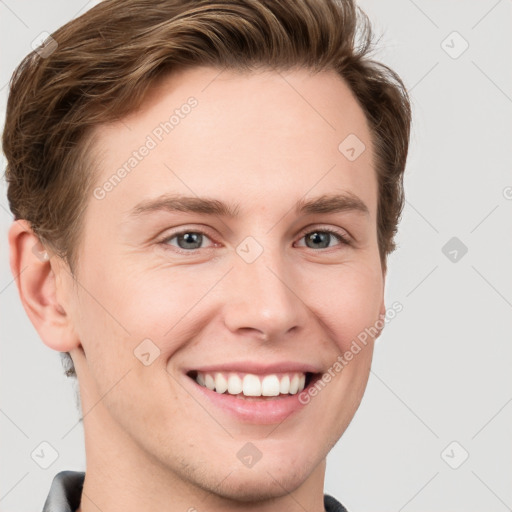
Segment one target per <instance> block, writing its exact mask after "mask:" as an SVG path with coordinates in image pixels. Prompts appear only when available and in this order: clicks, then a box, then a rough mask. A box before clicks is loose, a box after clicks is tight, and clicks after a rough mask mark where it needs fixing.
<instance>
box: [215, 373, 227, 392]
mask: <svg viewBox="0 0 512 512" xmlns="http://www.w3.org/2000/svg"><path fill="white" fill-rule="evenodd" d="M227 389H228V381H227V380H226V377H224V375H222V373H216V374H215V391H217V393H224V391H226V390H227Z"/></svg>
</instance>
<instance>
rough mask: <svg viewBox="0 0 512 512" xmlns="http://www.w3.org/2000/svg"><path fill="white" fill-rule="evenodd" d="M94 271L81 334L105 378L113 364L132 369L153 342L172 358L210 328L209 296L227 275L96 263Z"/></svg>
mask: <svg viewBox="0 0 512 512" xmlns="http://www.w3.org/2000/svg"><path fill="white" fill-rule="evenodd" d="M90 267H91V268H95V269H96V271H95V272H94V274H91V275H89V276H87V279H83V278H82V279H81V280H80V282H81V284H82V286H81V289H80V299H79V301H78V307H77V310H78V311H77V313H78V315H79V319H80V320H79V324H80V325H79V328H78V329H77V330H79V334H80V338H81V340H82V344H83V345H84V349H85V352H86V355H87V356H88V359H89V362H90V363H94V365H95V366H94V367H95V368H96V364H97V365H98V366H97V367H98V368H101V370H99V375H100V376H101V372H102V371H104V370H105V369H106V367H107V365H110V364H115V365H118V366H119V365H120V364H121V363H122V365H123V366H126V365H127V364H132V363H133V361H134V357H135V355H134V350H136V349H137V347H138V346H139V345H140V344H141V343H142V342H143V341H144V340H147V339H149V340H151V341H152V342H153V343H154V344H155V345H156V346H157V347H158V349H159V350H160V355H162V356H165V357H166V358H168V357H169V356H170V355H172V353H174V352H175V351H176V350H177V349H179V348H180V346H181V345H180V344H181V340H183V339H187V338H190V336H192V335H193V334H194V332H198V331H200V329H201V328H202V327H204V324H205V323H206V320H205V318H206V312H205V311H204V307H205V305H206V304H207V303H208V300H207V299H206V296H207V295H208V294H209V293H210V292H211V291H212V290H213V288H214V287H215V285H216V283H218V281H219V279H220V278H221V277H222V275H223V270H222V269H216V270H215V271H212V270H211V269H210V270H209V271H208V269H206V268H205V269H204V271H201V270H198V269H197V268H196V269H195V268H193V267H189V268H186V267H185V266H181V267H175V268H172V267H170V266H169V267H165V266H159V267H158V268H154V269H147V268H144V269H142V268H137V269H135V268H131V267H130V265H126V266H123V264H122V263H118V264H116V265H112V266H111V267H109V266H108V265H107V264H105V262H100V261H95V262H92V263H90ZM191 319H193V322H191ZM145 343H147V342H145Z"/></svg>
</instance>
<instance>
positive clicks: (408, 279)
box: [0, 0, 512, 512]
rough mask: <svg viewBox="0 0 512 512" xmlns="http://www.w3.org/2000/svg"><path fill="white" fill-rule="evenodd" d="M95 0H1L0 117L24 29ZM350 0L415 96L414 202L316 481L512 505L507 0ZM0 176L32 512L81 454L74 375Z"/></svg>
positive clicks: (10, 464) (12, 359)
mask: <svg viewBox="0 0 512 512" xmlns="http://www.w3.org/2000/svg"><path fill="white" fill-rule="evenodd" d="M95 3H97V2H89V3H85V2H84V1H83V0H72V1H71V0H66V1H65V0H59V1H57V0H53V1H44V2H42V1H36V0H30V1H15V0H0V20H1V22H0V23H1V25H0V48H1V51H2V54H1V71H0V107H1V108H0V110H1V111H2V124H3V116H4V113H5V103H6V97H7V82H8V80H9V77H10V75H11V73H12V71H13V70H14V67H15V66H16V64H17V63H18V62H19V61H20V60H21V58H22V57H23V56H24V55H25V54H27V53H28V52H29V51H30V44H31V41H32V40H34V38H36V36H38V34H40V33H41V32H43V31H47V32H52V31H53V30H55V29H56V28H58V27H59V26H60V25H62V24H63V23H65V22H67V21H68V20H70V19H71V18H73V17H75V16H77V15H79V14H81V13H82V12H84V11H85V10H87V9H89V8H90V7H92V6H93V5H94V4H95ZM360 5H361V6H362V7H363V8H364V9H365V10H366V12H367V13H368V14H369V16H370V18H371V20H372V21H373V24H374V27H375V29H376V32H377V33H378V34H382V39H381V43H380V48H381V51H380V52H379V53H378V58H379V59H380V60H382V61H383V62H385V63H386V64H388V65H390V66H391V67H392V68H394V69H395V70H396V71H397V72H398V73H399V74H400V75H401V76H402V77H403V79H404V81H405V83H406V85H407V86H408V88H409V91H410V93H411V97H412V102H413V108H414V124H413V131H412V140H411V150H410V155H409V160H408V165H407V171H406V176H405V182H406V198H407V204H406V208H405V210H404V214H403V219H402V222H401V224H400V233H399V236H398V238H397V242H398V245H399V248H398V250H397V251H396V252H395V253H394V254H393V255H392V256H391V258H390V260H389V275H388V280H387V284H386V300H387V305H388V307H390V306H391V304H392V303H393V302H395V301H399V302H400V303H402V304H403V311H402V312H401V313H399V314H398V315H397V316H396V318H395V319H394V320H392V321H391V322H390V323H389V324H388V325H387V326H386V328H385V330H384V333H383V335H382V336H381V338H380V340H379V341H378V343H377V346H376V351H375V358H374V365H373V370H372V373H371V375H370V380H369V384H368V388H367V392H366V395H365V398H364V399H363V402H362V404H361V407H360V409H359V411H358V413H357V414H356V417H355V419H354V421H353V422H352V424H351V425H350V427H349V428H348V430H347V432H346V433H345V435H344V436H343V437H342V439H341V441H340V442H339V443H338V444H337V446H336V447H335V448H334V450H333V451H332V452H331V454H330V456H329V459H328V470H327V478H326V485H325V490H326V492H328V493H331V494H333V495H334V496H336V497H337V498H338V499H340V501H342V502H343V503H344V504H345V506H347V507H348V509H349V510H350V511H351V512H362V511H376V510H382V511H396V512H399V511H402V510H403V511H406V512H412V511H415V510H417V511H419V510H431V511H443V512H445V511H462V510H463V511H465V512H468V511H473V510H474V511H476V510H486V511H488V512H490V511H496V512H501V511H505V510H511V507H512V488H511V485H510V484H511V477H512V436H511V435H510V434H511V428H510V427H511V426H512V404H511V402H512V386H511V380H512V378H511V375H512V372H511V367H512V357H511V356H512V348H511V343H510V332H511V310H512V286H511V284H512V279H511V276H512V264H511V262H512V243H511V236H510V234H511V233H512V229H511V228H512V215H511V213H512V200H511V199H510V198H511V197H512V188H510V187H512V173H511V170H512V166H511V150H510V147H511V142H512V127H511V111H512V69H511V66H510V63H511V62H512V58H511V57H512V55H511V53H512V41H511V34H512V30H511V10H512V9H511V7H512V3H511V1H510V0H500V1H496V0H485V1H483V0H482V1H476V0H473V1H465V2H460V1H453V0H450V1H444V2H435V1H432V0H430V1H427V0H416V1H412V0H393V1H387V2H383V1H378V0H364V1H361V2H360ZM454 31H456V32H457V33H458V34H459V35H457V34H455V35H454V34H452V33H453V32H454ZM443 41H444V42H443ZM464 41H467V44H469V47H468V48H467V50H466V51H465V52H464V53H462V54H461V55H458V53H459V52H460V51H461V50H462V49H463V48H464V46H465V43H464ZM454 57H457V58H454ZM1 168H2V173H3V169H4V168H5V160H4V159H2V161H1ZM1 187H2V189H1V191H0V230H1V233H0V235H1V243H0V251H1V252H0V260H1V264H0V322H1V345H0V347H1V360H0V362H1V371H0V379H1V380H0V389H1V404H0V428H1V432H2V445H1V451H0V460H1V461H2V463H1V466H0V510H2V511H7V510H9V511H11V512H25V511H29V510H31V511H33V510H40V509H41V508H42V504H43V502H44V500H45V498H46V495H47V493H48V490H49V486H50V483H51V480H52V478H53V476H54V475H55V474H56V473H57V472H58V471H60V470H64V469H74V470H84V469H85V452H84V447H83V430H82V427H81V425H80V424H78V423H77V422H78V418H79V416H78V412H77V409H76V406H75V398H74V396H75V388H74V385H73V382H72V381H71V380H69V379H66V378H65V377H64V376H63V371H62V368H61V362H60V357H59V354H58V353H56V352H53V351H51V350H50V349H48V348H46V347H45V346H44V345H43V343H42V342H41V341H40V340H39V338H38V336H37V333H36V331H35V330H34V328H33V327H32V325H31V324H30V322H29V320H28V318H27V317H26V314H25V312H24V310H23V307H22V306H21V303H20V300H19V298H18V293H17V289H16V285H15V283H14V282H13V277H12V276H11V274H10V270H9V266H8V251H7V243H6V241H7V238H6V236H7V229H8V227H9V225H10V223H11V219H12V216H11V214H10V212H9V210H8V207H7V202H6V198H5V184H4V182H3V181H2V184H1ZM507 187H509V188H507ZM452 237H457V239H458V240H456V241H455V242H452V243H455V246H453V247H452V246H448V248H447V249H445V250H444V252H443V247H444V246H445V244H446V243H447V242H448V241H449V240H450V239H451V238H452ZM461 243H463V244H464V245H465V246H466V247H467V249H468V252H467V254H465V255H464V256H462V257H461V254H462V253H461V252H460V250H458V249H460V246H461ZM457 245H458V246H459V248H458V249H457ZM454 247H455V249H456V250H458V253H457V260H456V261H455V262H454V261H452V259H453V257H454V255H455V253H453V252H452V253H451V254H450V251H453V249H454ZM445 253H446V254H447V255H445ZM43 441H46V442H48V443H50V444H51V445H52V446H53V447H54V449H55V450H56V451H57V452H58V458H57V459H56V460H55V462H53V464H52V465H51V466H50V467H49V468H47V469H43V468H41V467H40V466H39V465H37V464H36V462H34V460H33V459H32V458H31V453H32V452H33V451H34V449H36V448H37V447H39V446H40V443H41V442H43ZM454 441H455V444H452V443H453V442H454ZM447 447H448V448H447ZM39 449H40V448H39ZM466 452H467V454H468V458H467V460H465V461H463V460H464V457H465V455H466ZM47 453H48V451H47ZM456 466H459V467H458V468H457V469H454V467H456Z"/></svg>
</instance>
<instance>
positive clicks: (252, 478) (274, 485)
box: [215, 466, 309, 502]
mask: <svg viewBox="0 0 512 512" xmlns="http://www.w3.org/2000/svg"><path fill="white" fill-rule="evenodd" d="M308 476H309V475H308V474H306V471H305V468H302V470H301V471H300V472H298V470H297V468H277V469H276V466H274V467H273V469H272V470H271V471H269V470H267V468H266V467H262V468H260V469H259V470H257V469H256V467H253V468H251V469H237V470H235V471H233V472H232V473H231V474H230V475H229V477H227V478H226V479H225V480H224V481H223V482H222V484H221V485H219V486H218V487H217V489H216V491H215V492H216V494H217V495H219V496H223V497H224V498H229V499H230V500H234V501H239V502H255V501H258V502H261V501H266V500H273V499H276V498H281V497H283V496H286V495H288V494H289V493H290V492H293V491H295V490H296V489H297V488H298V487H299V486H300V485H301V484H303V483H304V481H305V480H306V479H307V477H308Z"/></svg>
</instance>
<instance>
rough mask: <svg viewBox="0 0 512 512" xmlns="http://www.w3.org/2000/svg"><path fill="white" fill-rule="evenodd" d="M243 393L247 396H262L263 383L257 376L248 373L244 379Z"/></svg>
mask: <svg viewBox="0 0 512 512" xmlns="http://www.w3.org/2000/svg"><path fill="white" fill-rule="evenodd" d="M243 393H244V395H245V396H261V382H260V379H259V378H258V377H256V375H252V374H251V373H248V374H247V375H246V376H245V377H244V389H243Z"/></svg>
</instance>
